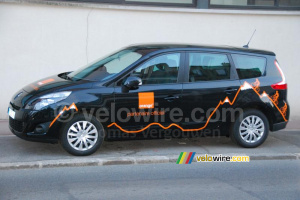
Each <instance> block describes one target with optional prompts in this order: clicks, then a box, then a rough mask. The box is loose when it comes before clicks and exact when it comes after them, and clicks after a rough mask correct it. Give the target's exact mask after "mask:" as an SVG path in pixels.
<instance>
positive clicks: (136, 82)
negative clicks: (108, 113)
mask: <svg viewBox="0 0 300 200" xmlns="http://www.w3.org/2000/svg"><path fill="white" fill-rule="evenodd" d="M140 85H142V79H141V78H139V77H137V76H129V77H128V78H127V79H126V80H125V82H124V83H123V85H122V91H123V92H129V90H136V89H138V88H139V86H140Z"/></svg>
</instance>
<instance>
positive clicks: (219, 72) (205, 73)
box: [189, 53, 230, 82]
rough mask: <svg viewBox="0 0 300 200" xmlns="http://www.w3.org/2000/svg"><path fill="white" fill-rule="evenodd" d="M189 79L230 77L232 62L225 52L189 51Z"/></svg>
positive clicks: (194, 80)
mask: <svg viewBox="0 0 300 200" xmlns="http://www.w3.org/2000/svg"><path fill="white" fill-rule="evenodd" d="M189 68H190V70H189V81H190V82H197V81H213V80H223V79H230V63H229V60H228V58H227V56H226V55H224V54H212V53H189Z"/></svg>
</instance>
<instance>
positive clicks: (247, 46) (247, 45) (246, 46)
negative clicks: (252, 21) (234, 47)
mask: <svg viewBox="0 0 300 200" xmlns="http://www.w3.org/2000/svg"><path fill="white" fill-rule="evenodd" d="M255 32H256V29H255V30H254V32H253V34H252V36H251V38H250V40H249V42H248V43H247V44H246V45H244V46H243V47H244V48H246V49H248V48H249V43H250V41H251V39H252V37H253V35H254V33H255Z"/></svg>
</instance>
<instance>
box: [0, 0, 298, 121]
mask: <svg viewBox="0 0 300 200" xmlns="http://www.w3.org/2000/svg"><path fill="white" fill-rule="evenodd" d="M157 10H159V8H158V9H157ZM175 11H176V9H174V12H172V11H168V12H164V11H161V10H160V11H153V10H151V9H150V10H149V9H148V10H147V9H146V10H144V11H143V9H141V8H140V7H139V9H136V10H128V9H123V10H122V9H110V8H107V9H99V8H94V9H90V8H79V7H62V6H48V5H33V4H26V5H22V4H8V3H2V4H0V70H1V71H0V94H1V99H0V119H5V118H7V115H6V112H7V106H8V103H9V100H10V98H11V96H12V95H13V94H14V93H15V92H16V91H17V90H19V89H20V88H22V87H23V86H24V85H26V84H29V83H31V82H33V81H35V80H37V79H40V78H43V77H46V76H48V75H52V74H57V73H59V72H64V71H71V70H74V69H76V68H78V67H80V66H82V65H85V64H86V63H87V60H88V62H90V61H92V60H94V59H97V58H99V57H102V56H104V55H106V54H108V53H110V52H112V51H115V50H117V49H120V48H122V47H124V46H127V45H131V44H136V43H200V44H201V43H202V44H221V45H233V46H242V45H244V44H245V43H246V42H247V41H248V39H249V37H250V36H251V34H252V32H253V30H254V29H257V31H256V35H255V36H254V38H253V40H252V42H251V44H250V46H251V47H252V48H261V49H267V50H272V51H274V52H276V54H277V58H278V60H279V61H280V64H281V66H282V68H283V70H284V72H285V74H286V77H287V80H288V83H289V102H290V105H291V115H292V117H293V119H296V118H300V105H299V103H298V99H300V93H299V92H298V91H299V86H300V85H299V80H300V78H299V75H300V66H299V65H300V64H299V63H300V62H299V59H300V14H299V13H298V14H295V15H281V14H278V12H274V15H270V14H262V12H257V13H256V14H255V13H254V14H253V13H252V14H237V13H234V12H232V13H231V12H225V13H218V12H215V11H214V13H213V12H212V13H208V12H182V11H181V12H175ZM209 12H210V11H209ZM266 12H269V13H270V12H271V13H272V11H266ZM283 13H284V12H283ZM294 13H295V12H294ZM296 13H297V12H296ZM86 49H87V52H86ZM86 53H87V56H86Z"/></svg>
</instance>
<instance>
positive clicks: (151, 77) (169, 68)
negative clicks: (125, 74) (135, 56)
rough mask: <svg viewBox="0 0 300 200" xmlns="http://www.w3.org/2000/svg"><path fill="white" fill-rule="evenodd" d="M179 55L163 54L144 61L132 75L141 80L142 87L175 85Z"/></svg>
mask: <svg viewBox="0 0 300 200" xmlns="http://www.w3.org/2000/svg"><path fill="white" fill-rule="evenodd" d="M179 63H180V53H172V54H165V55H161V56H157V57H155V58H152V59H150V60H149V61H146V62H145V63H144V64H142V65H141V66H140V67H138V68H137V69H136V70H134V72H133V73H132V75H133V76H138V77H140V78H141V79H142V81H143V85H146V84H163V83H176V82H177V77H178V69H179Z"/></svg>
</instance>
